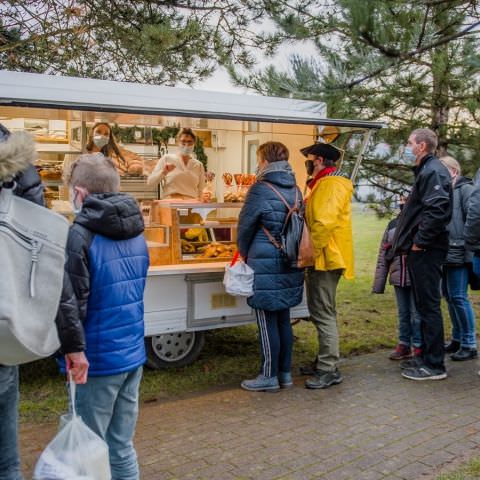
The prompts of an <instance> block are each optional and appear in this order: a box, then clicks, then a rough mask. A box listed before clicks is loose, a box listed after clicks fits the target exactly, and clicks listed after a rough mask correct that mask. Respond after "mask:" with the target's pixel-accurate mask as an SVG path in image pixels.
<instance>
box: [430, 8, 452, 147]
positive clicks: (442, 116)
mask: <svg viewBox="0 0 480 480" xmlns="http://www.w3.org/2000/svg"><path fill="white" fill-rule="evenodd" d="M434 10H437V11H435V14H434V18H435V21H434V23H435V25H436V27H437V29H438V30H442V29H444V27H445V24H446V23H447V22H448V13H446V12H445V10H444V9H443V11H441V12H440V11H439V10H440V7H437V8H436V9H434ZM449 76H450V56H449V46H448V44H445V45H441V46H439V47H437V48H435V49H434V50H433V52H432V112H431V125H430V126H431V129H432V130H433V131H434V132H435V133H436V134H437V135H438V148H437V155H438V156H442V155H446V154H447V150H448V121H449V114H450V103H449V99H448V94H449V87H450V79H449Z"/></svg>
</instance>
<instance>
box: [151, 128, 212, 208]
mask: <svg viewBox="0 0 480 480" xmlns="http://www.w3.org/2000/svg"><path fill="white" fill-rule="evenodd" d="M177 141H178V152H177V153H176V154H170V153H167V154H166V155H164V156H163V157H162V158H161V159H160V160H159V161H158V163H157V165H156V166H155V168H154V170H153V172H152V173H151V175H150V176H149V177H148V180H147V185H157V184H159V183H160V185H161V186H162V198H165V199H166V198H173V199H182V200H190V199H191V200H201V199H202V192H203V188H204V186H205V169H204V168H203V165H202V163H201V162H199V161H198V160H197V159H196V158H194V157H193V148H194V146H195V141H196V137H195V134H194V133H193V131H192V130H191V129H190V128H182V130H180V133H179V134H178V135H177Z"/></svg>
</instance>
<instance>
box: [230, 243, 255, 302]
mask: <svg viewBox="0 0 480 480" xmlns="http://www.w3.org/2000/svg"><path fill="white" fill-rule="evenodd" d="M253 277H254V272H253V270H252V269H251V268H250V267H249V266H248V265H247V264H246V263H245V262H244V261H243V260H241V259H240V256H239V253H238V252H237V253H236V254H235V255H234V256H233V259H232V262H231V263H230V265H227V266H226V267H225V275H224V277H223V284H224V285H225V291H226V292H227V293H228V294H229V295H233V296H238V297H251V296H252V295H253Z"/></svg>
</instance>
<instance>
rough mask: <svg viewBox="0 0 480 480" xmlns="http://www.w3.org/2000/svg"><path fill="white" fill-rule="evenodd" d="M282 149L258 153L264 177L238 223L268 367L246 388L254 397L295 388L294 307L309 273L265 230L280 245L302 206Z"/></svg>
mask: <svg viewBox="0 0 480 480" xmlns="http://www.w3.org/2000/svg"><path fill="white" fill-rule="evenodd" d="M288 156H289V153H288V150H287V148H286V147H285V145H283V144H282V143H279V142H267V143H264V144H263V145H260V147H259V148H258V152H257V158H258V167H259V174H258V176H257V183H255V184H254V185H253V186H252V187H251V188H250V191H249V192H248V195H247V198H246V199H245V205H244V206H243V208H242V211H241V212H240V218H239V223H238V250H239V252H240V255H241V256H242V257H243V258H244V259H245V260H246V262H247V264H248V265H249V266H250V267H251V268H252V269H253V271H254V272H255V279H254V286H253V290H254V294H253V295H252V296H251V297H249V298H248V304H249V305H250V306H251V307H253V308H254V309H255V313H256V317H257V323H258V328H259V333H260V348H261V353H262V367H261V373H260V375H259V376H258V377H257V378H255V379H253V380H245V381H243V382H242V385H241V386H242V388H244V389H245V390H251V391H267V390H269V391H272V390H278V389H279V388H280V387H289V386H291V385H292V384H293V383H292V377H291V373H290V369H291V360H292V344H293V333H292V327H291V324H290V307H293V306H295V305H298V304H299V303H300V302H301V301H302V295H303V270H300V269H296V268H290V267H289V266H288V264H287V262H286V260H285V259H284V258H283V256H282V254H281V252H280V250H279V249H278V248H276V247H275V245H274V244H273V243H272V241H271V240H270V239H269V237H268V235H267V233H266V232H265V229H266V230H267V231H268V232H269V233H270V235H272V236H273V238H275V239H276V240H277V241H278V240H279V237H280V232H281V230H282V228H283V225H284V223H285V219H286V216H287V206H286V205H285V204H284V203H283V201H282V200H281V198H280V197H279V196H278V194H277V193H276V192H275V191H274V190H273V189H272V188H271V187H270V186H269V185H267V183H268V184H270V185H271V186H273V187H274V188H275V189H276V190H278V192H279V193H280V194H281V195H282V196H283V197H284V198H285V200H286V201H287V203H288V204H289V205H292V206H293V204H294V202H295V198H296V196H297V202H298V203H300V202H301V201H302V196H301V193H300V191H299V190H298V187H297V185H296V181H295V175H294V174H293V171H292V169H291V167H290V165H289V163H288Z"/></svg>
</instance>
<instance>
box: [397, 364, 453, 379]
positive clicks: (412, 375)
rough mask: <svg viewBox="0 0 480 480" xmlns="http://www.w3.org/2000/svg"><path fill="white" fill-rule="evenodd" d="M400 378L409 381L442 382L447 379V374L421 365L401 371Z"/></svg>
mask: <svg viewBox="0 0 480 480" xmlns="http://www.w3.org/2000/svg"><path fill="white" fill-rule="evenodd" d="M402 377H404V378H408V379H409V380H443V379H444V378H447V372H446V371H445V370H440V369H437V368H429V367H427V366H426V365H422V366H420V367H416V368H407V369H406V370H403V372H402Z"/></svg>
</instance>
